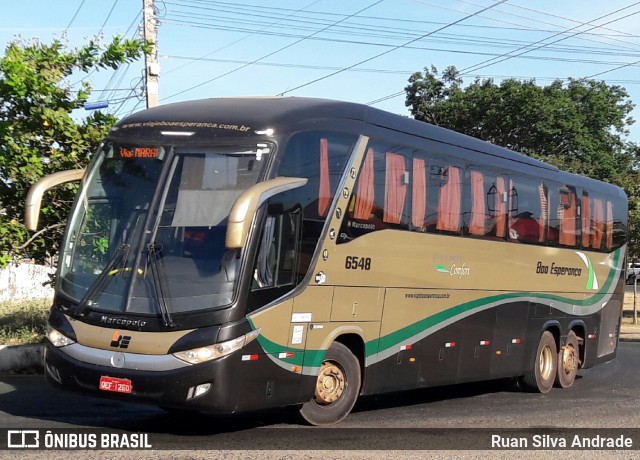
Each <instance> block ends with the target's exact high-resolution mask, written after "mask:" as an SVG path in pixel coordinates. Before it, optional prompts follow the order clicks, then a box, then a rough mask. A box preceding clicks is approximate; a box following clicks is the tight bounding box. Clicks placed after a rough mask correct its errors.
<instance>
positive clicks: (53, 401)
mask: <svg viewBox="0 0 640 460" xmlns="http://www.w3.org/2000/svg"><path fill="white" fill-rule="evenodd" d="M639 369H640V343H621V345H620V349H619V353H618V358H617V359H616V360H614V361H612V362H610V363H606V364H603V365H600V366H597V367H595V368H593V369H588V370H584V371H581V372H580V374H579V377H578V379H577V380H576V382H575V384H574V386H573V387H572V388H570V389H564V390H562V389H553V390H552V391H551V392H550V393H549V394H546V395H540V394H529V393H521V392H519V391H516V390H515V389H514V388H513V386H512V385H511V384H510V383H509V382H504V381H497V382H485V383H477V384H465V385H458V386H450V387H440V388H432V389H426V390H416V391H410V392H403V393H395V394H389V395H382V396H376V397H368V398H364V399H362V400H361V401H360V402H359V403H358V405H357V406H356V408H355V410H354V412H353V413H352V414H351V415H350V416H349V417H347V419H346V420H345V421H343V422H342V423H341V424H340V425H338V426H337V427H334V428H329V429H322V430H318V429H316V428H307V427H304V426H302V425H299V424H298V423H297V419H296V418H295V416H294V414H293V411H291V410H290V409H281V410H273V411H268V412H261V413H254V414H243V415H238V416H232V417H216V416H207V415H181V416H172V415H169V414H166V413H165V412H163V411H162V410H160V409H158V408H155V407H151V406H141V405H134V404H125V403H121V402H115V401H110V400H102V399H96V398H89V397H83V396H78V395H72V394H68V393H62V392H58V391H56V390H53V389H51V388H49V387H47V386H46V384H45V383H44V381H43V378H42V376H39V375H30V376H2V377H0V427H2V428H3V429H4V430H0V436H6V435H5V434H4V432H6V429H13V430H28V429H41V430H44V429H56V428H68V429H70V431H72V432H73V431H77V432H83V431H82V430H83V429H93V430H94V431H93V432H95V433H100V432H104V431H108V432H119V433H124V434H131V433H136V432H142V433H148V436H149V442H150V443H151V444H152V445H153V446H154V449H155V448H158V447H159V448H161V449H163V450H153V451H151V450H149V451H145V450H142V451H117V452H115V453H117V458H158V457H163V458H225V459H231V458H300V457H302V458H324V459H327V458H389V456H393V457H394V458H396V459H400V458H424V457H425V455H424V454H425V450H426V449H433V448H434V447H437V448H439V449H442V448H447V449H451V450H453V449H456V448H464V447H468V446H469V445H471V446H476V448H482V447H477V446H478V445H480V446H482V445H483V444H478V442H479V440H480V442H481V443H482V442H485V443H487V446H488V447H490V446H489V444H490V441H489V440H490V439H491V436H492V435H494V434H495V435H498V436H500V437H501V438H505V437H509V436H511V434H512V432H511V431H510V430H512V429H523V431H517V432H515V435H518V436H525V437H528V440H529V442H531V439H532V436H533V435H534V434H536V433H539V434H543V435H546V434H548V435H549V436H550V439H551V438H552V439H558V438H561V437H564V438H566V437H567V436H573V435H574V434H580V435H583V434H584V435H585V436H594V435H595V434H599V433H601V434H603V436H604V435H605V434H606V435H610V436H623V435H624V436H627V437H632V438H633V442H634V443H635V444H634V447H635V448H636V449H639V450H640V429H638V430H633V431H629V430H627V429H633V428H636V427H640V391H639V390H640V379H638V375H639ZM461 428H465V430H460V429H461ZM578 428H591V430H587V431H580V430H578ZM563 429H564V431H562V430H563ZM96 430H97V431H96ZM549 430H550V431H549ZM636 431H637V432H638V433H636ZM98 435H99V434H98ZM515 435H514V436H515ZM567 439H568V438H567ZM3 441H4V440H3ZM547 446H548V445H547ZM196 447H197V448H198V449H200V450H190V449H194V448H196ZM488 447H487V448H488ZM542 447H545V446H544V445H543V446H542ZM221 449H222V450H221ZM255 449H267V450H255ZM319 449H322V450H319ZM325 449H326V450H325ZM340 449H354V450H349V451H348V452H347V453H346V454H345V453H344V452H343V451H341V450H340ZM416 449H420V450H416ZM15 453H16V452H14V451H0V457H6V458H14V457H15ZM559 453H562V456H563V458H581V459H585V458H596V457H598V458H600V455H601V454H602V452H596V451H593V450H588V451H585V452H579V451H576V450H570V451H563V452H558V451H544V450H539V449H537V450H536V451H535V452H533V451H527V452H523V453H522V455H518V456H522V457H527V458H530V457H532V456H536V457H543V458H555V457H556V455H557V454H559ZM113 454H114V451H108V450H102V451H93V452H88V453H86V452H85V453H84V454H83V453H82V452H77V451H76V452H74V453H73V456H74V458H90V459H92V460H97V459H100V458H114V455H113ZM452 454H455V456H456V457H458V458H477V457H481V456H482V457H485V456H487V453H486V452H481V451H478V450H462V451H459V452H455V453H454V452H452V451H450V450H449V451H447V450H436V451H431V452H430V453H429V456H430V458H432V457H433V458H449V457H450V455H452ZM489 454H490V456H491V457H492V458H513V456H514V455H513V454H514V453H513V451H504V450H502V451H493V452H489ZM605 454H607V455H608V456H610V457H611V458H634V457H637V455H638V452H637V451H615V450H614V451H612V450H607V451H606V452H605ZM63 455H64V456H66V455H65V454H64V452H61V451H58V452H53V453H52V452H43V451H21V452H20V458H52V457H53V458H58V457H62V456H63ZM84 455H86V457H83V456H84Z"/></svg>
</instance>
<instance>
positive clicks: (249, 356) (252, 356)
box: [242, 355, 258, 361]
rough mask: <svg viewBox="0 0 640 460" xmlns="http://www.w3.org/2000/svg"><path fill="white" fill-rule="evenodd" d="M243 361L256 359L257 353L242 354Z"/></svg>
mask: <svg viewBox="0 0 640 460" xmlns="http://www.w3.org/2000/svg"><path fill="white" fill-rule="evenodd" d="M242 360H243V361H257V360H258V355H242Z"/></svg>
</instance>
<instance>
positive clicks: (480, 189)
mask: <svg viewBox="0 0 640 460" xmlns="http://www.w3.org/2000/svg"><path fill="white" fill-rule="evenodd" d="M484 224H485V204H484V178H483V177H482V173H481V172H480V171H471V222H470V223H469V233H471V234H472V235H484V233H485V228H484Z"/></svg>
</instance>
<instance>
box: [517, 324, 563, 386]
mask: <svg viewBox="0 0 640 460" xmlns="http://www.w3.org/2000/svg"><path fill="white" fill-rule="evenodd" d="M557 367H558V352H557V347H556V340H555V339H554V338H553V334H551V332H549V331H544V332H543V333H542V337H540V343H539V344H538V349H537V350H536V359H535V361H534V364H533V369H531V371H529V372H527V373H526V374H525V375H524V377H523V378H522V383H523V386H524V389H526V390H527V391H531V392H536V393H548V392H549V391H550V390H551V388H552V387H553V382H554V381H555V378H556V372H557V371H556V369H557Z"/></svg>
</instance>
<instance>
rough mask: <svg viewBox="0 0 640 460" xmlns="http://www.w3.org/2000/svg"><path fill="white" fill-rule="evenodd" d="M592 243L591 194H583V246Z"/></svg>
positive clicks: (585, 246) (586, 246)
mask: <svg viewBox="0 0 640 460" xmlns="http://www.w3.org/2000/svg"><path fill="white" fill-rule="evenodd" d="M590 245H591V207H590V206H589V195H584V194H583V195H582V247H583V248H588V247H589V246H590Z"/></svg>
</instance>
